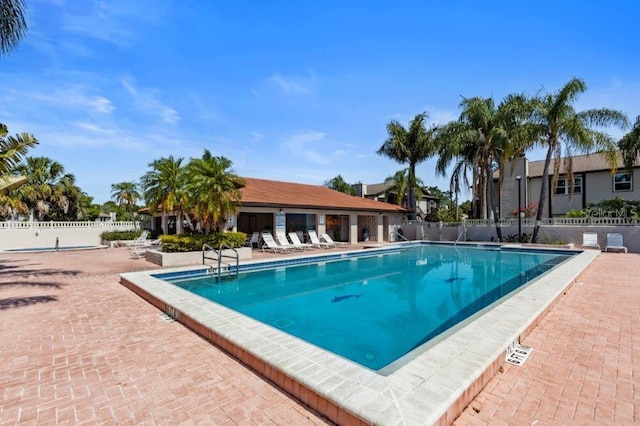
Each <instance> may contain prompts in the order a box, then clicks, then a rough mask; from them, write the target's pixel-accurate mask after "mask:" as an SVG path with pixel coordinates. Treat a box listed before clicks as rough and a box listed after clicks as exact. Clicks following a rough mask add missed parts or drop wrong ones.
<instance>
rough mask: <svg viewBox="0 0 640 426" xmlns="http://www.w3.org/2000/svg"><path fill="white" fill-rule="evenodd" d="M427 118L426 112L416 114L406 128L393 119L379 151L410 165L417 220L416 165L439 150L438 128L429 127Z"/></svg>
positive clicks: (413, 210)
mask: <svg viewBox="0 0 640 426" xmlns="http://www.w3.org/2000/svg"><path fill="white" fill-rule="evenodd" d="M427 118H428V114H427V113H426V112H423V113H422V114H418V115H416V116H415V117H414V118H413V120H411V121H410V122H409V127H408V128H406V129H405V128H404V126H402V124H400V123H399V122H398V121H396V120H392V121H391V122H389V123H388V124H387V134H388V138H387V140H386V141H385V142H384V144H383V145H382V146H381V147H380V149H378V151H377V154H378V155H382V156H385V157H388V158H390V159H392V160H394V161H396V162H398V163H400V164H408V165H409V167H408V169H409V175H408V181H409V185H408V187H407V192H408V199H409V210H410V211H411V213H410V219H411V220H416V214H417V211H416V206H417V203H416V192H415V188H416V186H417V184H416V166H417V165H418V164H420V163H422V162H423V161H425V160H427V159H429V158H431V157H432V156H434V155H435V154H436V152H437V146H436V144H435V139H434V136H435V133H436V130H437V128H436V127H435V126H431V127H430V128H428V129H427V128H426V124H425V121H426V120H427ZM398 195H399V194H398Z"/></svg>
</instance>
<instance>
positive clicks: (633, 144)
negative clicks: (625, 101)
mask: <svg viewBox="0 0 640 426" xmlns="http://www.w3.org/2000/svg"><path fill="white" fill-rule="evenodd" d="M618 148H620V150H621V151H622V157H623V159H624V166H625V167H626V168H627V169H628V170H631V168H632V167H633V163H635V161H636V159H637V158H638V155H640V115H639V116H638V117H636V122H635V124H634V125H633V128H632V129H631V131H629V133H627V134H626V135H624V136H623V137H622V139H620V141H619V142H618Z"/></svg>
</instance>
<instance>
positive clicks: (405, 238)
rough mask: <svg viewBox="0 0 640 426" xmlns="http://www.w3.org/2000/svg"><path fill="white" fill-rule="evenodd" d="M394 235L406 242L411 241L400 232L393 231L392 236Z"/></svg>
mask: <svg viewBox="0 0 640 426" xmlns="http://www.w3.org/2000/svg"><path fill="white" fill-rule="evenodd" d="M393 234H395V235H397V236H398V237H400V238H402V239H403V240H405V241H411V240H410V239H408V238H407V237H405V236H404V235H402V234H401V233H400V232H398V231H391V235H393Z"/></svg>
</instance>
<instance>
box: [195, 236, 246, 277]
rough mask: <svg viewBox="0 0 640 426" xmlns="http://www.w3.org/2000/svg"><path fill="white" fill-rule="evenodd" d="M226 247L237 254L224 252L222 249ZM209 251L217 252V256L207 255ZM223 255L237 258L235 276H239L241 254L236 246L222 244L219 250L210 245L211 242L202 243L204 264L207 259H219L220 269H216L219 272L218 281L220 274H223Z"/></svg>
mask: <svg viewBox="0 0 640 426" xmlns="http://www.w3.org/2000/svg"><path fill="white" fill-rule="evenodd" d="M224 249H228V250H232V251H233V253H234V254H235V256H230V255H228V254H222V250H224ZM207 251H210V252H213V253H215V254H216V257H208V256H207V255H206V253H207ZM223 257H228V258H231V259H233V258H235V259H236V273H235V278H238V269H239V265H240V255H239V254H238V250H236V249H235V248H233V247H231V246H228V245H227V244H224V243H222V244H220V248H219V249H218V250H216V249H214V248H213V247H212V246H210V245H209V244H206V243H205V244H203V245H202V264H203V265H204V264H205V259H211V260H217V261H218V269H217V271H216V273H217V281H218V282H219V281H220V276H221V275H222V258H223Z"/></svg>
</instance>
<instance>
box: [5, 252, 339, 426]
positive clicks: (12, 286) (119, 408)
mask: <svg viewBox="0 0 640 426" xmlns="http://www.w3.org/2000/svg"><path fill="white" fill-rule="evenodd" d="M153 268H154V265H152V264H150V263H148V262H146V261H144V260H139V259H136V260H134V259H130V258H129V253H128V251H127V249H126V248H120V249H106V250H96V251H76V252H60V253H32V254H26V253H11V254H0V350H1V351H0V383H2V385H1V386H0V424H3V425H4V424H98V423H101V424H116V423H117V424H243V425H274V424H291V425H318V424H328V423H329V422H328V421H327V420H326V419H324V418H322V417H319V415H318V414H316V413H314V412H312V411H309V410H308V409H306V408H305V407H303V406H301V405H300V404H299V403H298V402H296V401H294V400H292V399H291V398H289V397H288V396H287V395H286V394H284V393H283V392H282V391H280V390H279V389H277V388H275V387H274V386H272V385H271V384H270V383H268V382H266V381H265V380H263V379H262V378H260V377H259V376H257V375H256V374H255V373H253V372H252V371H250V370H248V369H247V368H245V367H244V366H243V365H242V364H240V363H239V362H237V361H235V360H234V359H232V358H230V357H229V356H227V355H226V354H225V353H223V352H222V351H220V350H219V349H217V348H216V347H215V346H213V345H211V344H209V343H208V342H206V341H204V340H203V339H201V338H199V337H198V336H196V335H195V334H194V333H193V332H191V331H189V330H188V329H186V328H184V327H183V326H182V325H181V324H179V323H167V322H166V321H164V320H163V319H162V318H160V316H159V315H158V310H157V309H156V308H154V307H152V306H151V305H150V304H148V303H147V302H145V301H144V300H143V299H141V298H140V297H138V296H137V295H135V294H134V293H132V292H131V291H129V290H128V289H126V288H125V287H124V286H122V285H120V284H119V277H118V273H120V272H127V271H135V270H145V269H153Z"/></svg>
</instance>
